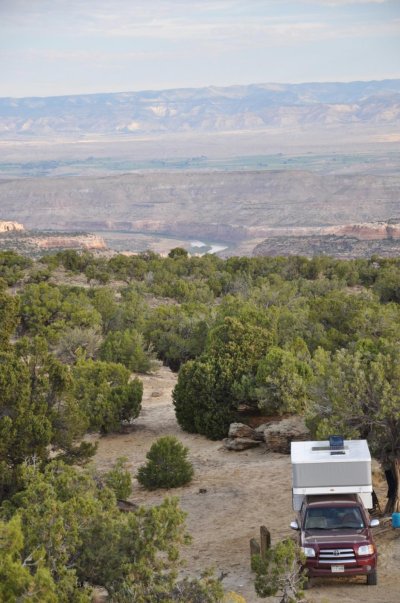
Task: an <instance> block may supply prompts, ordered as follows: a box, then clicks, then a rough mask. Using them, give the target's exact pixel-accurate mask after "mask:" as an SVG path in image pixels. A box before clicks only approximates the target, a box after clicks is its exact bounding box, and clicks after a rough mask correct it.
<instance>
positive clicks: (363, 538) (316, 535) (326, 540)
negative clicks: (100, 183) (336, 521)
mask: <svg viewBox="0 0 400 603" xmlns="http://www.w3.org/2000/svg"><path fill="white" fill-rule="evenodd" d="M302 542H303V546H308V545H318V546H327V545H328V546H330V545H331V546H332V547H335V548H337V547H338V546H341V545H344V544H348V545H349V546H352V545H354V544H358V545H362V544H363V543H367V544H369V543H370V542H371V539H370V537H369V534H368V532H367V530H356V531H352V530H332V531H326V532H322V533H321V531H320V530H318V531H316V530H306V532H304V536H303V538H302Z"/></svg>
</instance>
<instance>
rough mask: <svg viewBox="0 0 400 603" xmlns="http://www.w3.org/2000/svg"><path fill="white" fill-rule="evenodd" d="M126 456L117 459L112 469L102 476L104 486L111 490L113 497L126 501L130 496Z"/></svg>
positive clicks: (129, 476) (129, 475)
mask: <svg viewBox="0 0 400 603" xmlns="http://www.w3.org/2000/svg"><path fill="white" fill-rule="evenodd" d="M127 460H128V459H127V458H126V456H121V457H120V458H118V459H117V462H116V463H115V465H114V467H113V468H112V469H111V470H110V471H108V472H107V473H106V474H105V476H104V481H105V484H106V486H107V487H108V488H110V489H111V490H113V492H114V494H115V496H116V497H117V498H120V499H122V500H125V499H127V498H128V497H129V496H130V495H131V494H132V478H131V474H130V473H129V471H128V470H127V469H126V461H127Z"/></svg>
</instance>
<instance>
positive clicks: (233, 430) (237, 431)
mask: <svg viewBox="0 0 400 603" xmlns="http://www.w3.org/2000/svg"><path fill="white" fill-rule="evenodd" d="M255 435H256V433H255V430H254V429H253V428H252V427H249V426H248V425H245V424H244V423H231V424H230V426H229V433H228V437H229V438H250V440H255V439H256V437H255Z"/></svg>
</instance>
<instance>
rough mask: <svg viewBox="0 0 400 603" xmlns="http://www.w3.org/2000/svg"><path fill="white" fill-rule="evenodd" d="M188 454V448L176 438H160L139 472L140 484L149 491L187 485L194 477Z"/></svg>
mask: <svg viewBox="0 0 400 603" xmlns="http://www.w3.org/2000/svg"><path fill="white" fill-rule="evenodd" d="M188 452H189V450H188V448H186V447H185V446H183V444H182V443H181V442H179V440H177V438H175V437H174V436H164V437H162V438H159V439H158V440H157V441H156V442H154V444H153V445H152V447H151V448H150V450H149V452H148V453H147V455H146V458H147V463H146V465H143V466H142V467H140V469H139V471H138V474H137V478H138V481H139V483H141V484H142V486H144V487H145V488H147V489H148V490H155V489H156V488H177V487H178V486H183V485H184V484H187V483H188V482H190V481H191V479H192V477H193V467H192V464H191V463H190V462H189V461H188V460H187V455H188Z"/></svg>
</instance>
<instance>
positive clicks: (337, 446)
mask: <svg viewBox="0 0 400 603" xmlns="http://www.w3.org/2000/svg"><path fill="white" fill-rule="evenodd" d="M329 450H330V452H331V454H345V451H344V438H343V436H340V435H331V436H329Z"/></svg>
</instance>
